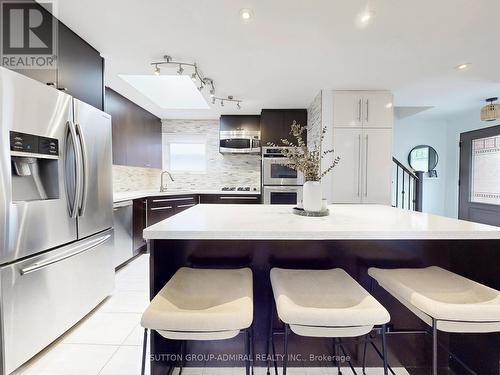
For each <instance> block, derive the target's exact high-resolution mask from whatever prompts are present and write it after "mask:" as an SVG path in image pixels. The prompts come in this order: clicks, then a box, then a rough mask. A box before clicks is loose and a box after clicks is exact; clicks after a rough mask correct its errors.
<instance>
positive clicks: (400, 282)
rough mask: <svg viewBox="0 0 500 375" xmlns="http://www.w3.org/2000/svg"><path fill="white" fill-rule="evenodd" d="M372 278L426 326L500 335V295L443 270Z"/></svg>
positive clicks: (374, 272) (384, 272) (387, 272)
mask: <svg viewBox="0 0 500 375" xmlns="http://www.w3.org/2000/svg"><path fill="white" fill-rule="evenodd" d="M368 274H369V275H370V276H371V277H373V278H374V279H375V280H376V281H377V282H378V283H379V284H380V286H382V287H383V288H384V289H385V290H387V291H388V292H389V293H390V294H392V296H394V297H395V298H396V299H398V300H399V301H400V302H401V303H402V304H403V305H405V306H406V307H408V309H409V310H411V311H412V312H413V313H414V314H415V315H417V316H418V317H419V318H420V319H422V320H423V321H424V322H425V323H427V324H428V325H430V326H432V319H433V318H434V319H435V320H437V329H438V330H440V331H445V332H463V333H465V332H475V333H480V332H498V331H500V292H499V291H497V290H494V289H492V288H488V287H487V286H484V285H482V284H479V283H477V282H475V281H472V280H469V279H467V278H465V277H462V276H460V275H457V274H455V273H453V272H450V271H447V270H444V269H442V268H440V267H428V268H413V269H412V268H399V269H378V268H370V269H369V270H368Z"/></svg>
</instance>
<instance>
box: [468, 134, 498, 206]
mask: <svg viewBox="0 0 500 375" xmlns="http://www.w3.org/2000/svg"><path fill="white" fill-rule="evenodd" d="M499 166H500V136H496V137H488V138H480V139H474V140H473V141H472V181H471V201H472V202H476V203H487V204H497V205H500V167H499Z"/></svg>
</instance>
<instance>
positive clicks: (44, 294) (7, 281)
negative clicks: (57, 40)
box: [0, 68, 114, 374]
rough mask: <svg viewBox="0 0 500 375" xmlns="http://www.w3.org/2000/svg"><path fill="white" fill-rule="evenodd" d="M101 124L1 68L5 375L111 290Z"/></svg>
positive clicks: (0, 323) (0, 286) (0, 304)
mask: <svg viewBox="0 0 500 375" xmlns="http://www.w3.org/2000/svg"><path fill="white" fill-rule="evenodd" d="M112 243H113V229H112V174H111V121H110V116H109V115H107V114H105V113H103V112H101V111H99V110H97V109H95V108H93V107H91V106H89V105H87V104H85V103H82V102H79V101H77V100H75V99H73V98H72V97H71V96H69V95H67V94H65V93H63V92H60V91H58V90H56V89H54V88H51V87H48V86H46V85H44V84H42V83H39V82H36V81H34V80H32V79H30V78H27V77H25V76H22V75H20V74H18V73H15V72H12V71H9V70H7V69H5V68H0V332H1V341H0V343H1V344H0V345H1V347H0V349H1V353H0V360H1V369H0V373H1V374H9V373H11V372H12V371H14V370H15V369H16V368H18V367H19V366H20V365H22V364H23V363H24V362H26V361H27V360H29V359H30V358H31V357H32V356H34V355H35V354H37V353H38V352H39V351H40V350H42V349H43V348H44V347H45V346H47V345H48V344H50V343H51V342H52V341H53V340H55V339H56V338H57V337H59V336H60V335H61V334H63V333H64V332H65V331H66V330H68V329H69V328H70V327H71V326H73V325H74V324H75V323H77V322H78V320H80V319H81V318H83V317H84V316H85V314H87V313H88V312H90V311H91V310H92V309H93V308H94V307H95V306H96V305H97V304H98V303H99V302H100V301H102V300H103V299H104V298H106V296H107V295H109V294H110V293H111V291H112V289H113V284H114V268H113V265H112V258H111V254H112V251H111V249H110V247H111V246H112Z"/></svg>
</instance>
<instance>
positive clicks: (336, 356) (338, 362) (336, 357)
mask: <svg viewBox="0 0 500 375" xmlns="http://www.w3.org/2000/svg"><path fill="white" fill-rule="evenodd" d="M333 352H334V355H335V362H337V371H338V373H339V374H338V375H342V371H340V360H339V357H340V351H339V350H338V343H337V339H333Z"/></svg>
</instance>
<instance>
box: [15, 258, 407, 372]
mask: <svg viewBox="0 0 500 375" xmlns="http://www.w3.org/2000/svg"><path fill="white" fill-rule="evenodd" d="M148 265H149V256H148V255H143V256H140V257H139V258H137V259H136V260H134V261H133V262H131V263H129V264H128V265H127V266H125V267H124V268H122V269H121V270H120V271H118V272H117V274H116V286H115V291H114V292H113V295H112V296H111V297H109V298H108V299H106V301H104V302H103V303H102V304H101V305H100V306H99V307H98V308H97V309H95V310H94V311H93V312H92V313H91V314H89V316H87V317H86V318H85V319H84V320H82V321H81V322H80V323H79V324H77V325H76V326H75V327H73V328H72V329H71V330H70V331H69V332H68V333H67V334H65V335H64V336H63V337H61V338H60V339H59V340H57V341H56V342H55V343H54V344H52V345H51V346H49V347H48V348H47V349H45V350H44V351H43V352H41V353H40V354H39V355H37V356H36V357H35V358H33V359H32V360H31V361H29V362H28V363H26V364H25V365H24V366H23V367H21V368H20V369H19V370H17V371H16V372H15V373H14V375H68V374H71V375H138V374H140V368H141V355H142V338H143V332H144V331H143V330H142V328H141V327H140V324H139V322H140V318H141V314H142V312H143V311H144V310H145V309H146V307H147V305H148V303H149V298H148V296H149V268H148ZM395 372H396V374H397V375H408V372H407V371H406V370H403V369H396V371H395ZM334 373H336V372H335V371H334V370H333V369H332V368H315V369H312V368H290V369H289V371H288V374H290V375H299V374H300V375H327V374H334ZM342 373H343V374H346V375H349V374H351V371H350V370H347V368H343V371H342ZM359 373H361V372H360V371H359ZM382 373H383V372H382V371H381V369H367V371H366V374H367V375H381V374H382ZM147 374H149V371H147ZM184 374H185V375H244V374H245V370H244V369H242V368H223V369H221V368H186V369H185V371H183V375H184ZM265 374H266V371H265V369H264V368H256V369H255V375H265Z"/></svg>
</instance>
